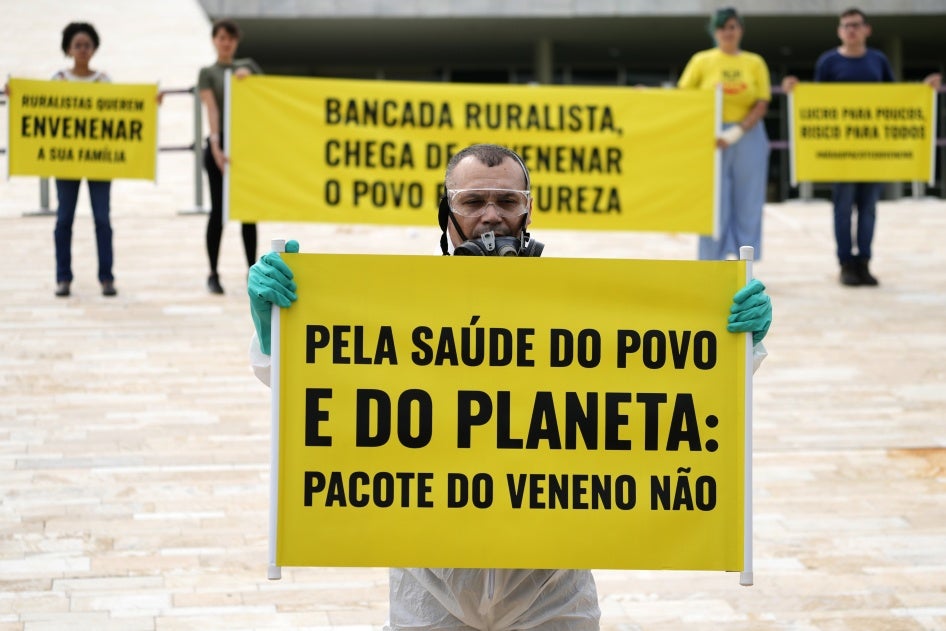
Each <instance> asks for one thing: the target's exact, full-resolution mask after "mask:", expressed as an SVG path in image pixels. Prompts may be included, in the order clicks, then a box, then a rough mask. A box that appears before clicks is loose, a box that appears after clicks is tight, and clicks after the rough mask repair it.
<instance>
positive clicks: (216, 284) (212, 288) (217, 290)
mask: <svg viewBox="0 0 946 631" xmlns="http://www.w3.org/2000/svg"><path fill="white" fill-rule="evenodd" d="M207 291H209V292H210V293H212V294H222V293H223V285H221V284H220V277H219V276H217V275H216V274H211V275H210V276H208V277H207Z"/></svg>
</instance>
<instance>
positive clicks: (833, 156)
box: [790, 83, 936, 184]
mask: <svg viewBox="0 0 946 631" xmlns="http://www.w3.org/2000/svg"><path fill="white" fill-rule="evenodd" d="M790 99H791V127H792V131H791V141H792V143H791V152H792V160H791V164H792V183H793V184H794V183H795V182H909V181H920V182H925V181H929V182H930V184H932V183H933V176H934V174H933V164H934V160H933V152H934V150H935V148H936V115H935V111H936V92H935V91H934V90H933V89H932V88H930V86H928V85H925V84H922V83H903V84H899V83H800V84H798V85H797V86H795V89H794V90H793V91H792V94H791V97H790Z"/></svg>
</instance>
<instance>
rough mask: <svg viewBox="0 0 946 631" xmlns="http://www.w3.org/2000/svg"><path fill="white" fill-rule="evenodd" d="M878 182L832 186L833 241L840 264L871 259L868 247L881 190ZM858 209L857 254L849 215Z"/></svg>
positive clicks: (840, 183) (872, 233)
mask: <svg viewBox="0 0 946 631" xmlns="http://www.w3.org/2000/svg"><path fill="white" fill-rule="evenodd" d="M883 186H884V185H883V183H880V182H839V183H837V184H835V185H834V187H833V189H832V192H831V198H832V199H833V201H834V238H835V240H836V241H837V242H838V261H840V263H841V264H842V265H844V264H845V263H850V262H851V261H853V260H854V259H862V260H865V261H867V260H870V256H871V251H870V244H871V242H872V241H873V240H874V224H875V223H876V221H877V200H878V199H880V192H881V190H883ZM855 208H856V209H857V255H856V256H855V255H854V250H853V244H852V243H851V241H852V236H851V215H852V214H853V213H854V212H855Z"/></svg>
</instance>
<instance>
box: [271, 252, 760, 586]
mask: <svg viewBox="0 0 946 631" xmlns="http://www.w3.org/2000/svg"><path fill="white" fill-rule="evenodd" d="M283 256H284V258H285V260H286V262H287V264H288V265H289V266H290V267H291V268H292V270H293V272H294V274H295V276H294V280H295V281H296V283H297V285H298V292H297V294H298V296H299V300H298V302H296V303H294V304H293V305H292V306H291V307H290V308H288V309H283V310H281V312H280V322H279V330H280V335H279V340H278V343H277V341H276V340H274V361H276V362H277V365H278V368H279V370H278V375H279V379H278V384H275V386H276V387H277V388H278V390H277V397H278V404H277V405H278V416H279V419H280V428H279V443H278V447H279V464H278V493H277V495H278V497H277V510H276V515H277V522H276V523H277V526H276V547H275V550H276V558H275V561H276V564H277V565H280V566H394V567H494V568H504V567H505V568H522V567H526V568H528V567H541V568H624V569H693V570H727V571H739V570H742V569H743V565H744V545H743V544H744V542H743V536H744V532H745V530H744V528H745V521H744V516H745V512H744V511H745V507H744V497H745V493H744V484H745V473H744V471H745V465H746V460H745V398H746V396H745V395H746V392H745V388H746V386H745V378H746V369H747V367H746V365H745V363H746V361H745V360H746V336H745V334H732V333H728V332H727V331H726V328H725V325H726V316H727V315H728V313H729V306H730V304H731V297H732V295H733V294H734V293H735V291H736V290H737V289H738V288H740V287H742V286H743V285H744V284H745V282H746V274H747V268H746V264H745V263H744V262H739V261H714V262H705V261H703V262H700V261H634V260H626V259H624V260H604V259H540V258H522V259H517V260H512V261H510V260H509V259H503V258H494V257H469V258H468V257H433V256H378V255H328V254H285V255H283ZM510 265H511V266H513V267H515V268H516V270H514V271H512V270H510V269H509V267H508V266H510ZM513 273H514V274H515V276H516V277H518V278H528V279H529V288H528V290H527V291H515V290H514V289H512V287H514V284H511V285H510V290H509V291H479V292H475V295H471V291H470V287H469V284H468V283H466V282H460V281H459V280H458V281H457V282H449V281H448V280H445V279H467V278H491V279H496V278H504V277H510V275H511V274H513ZM418 279H425V281H426V282H418ZM491 285H492V286H495V284H493V283H491ZM431 287H436V289H434V290H432V289H431ZM671 288H672V289H671ZM274 474H276V472H274Z"/></svg>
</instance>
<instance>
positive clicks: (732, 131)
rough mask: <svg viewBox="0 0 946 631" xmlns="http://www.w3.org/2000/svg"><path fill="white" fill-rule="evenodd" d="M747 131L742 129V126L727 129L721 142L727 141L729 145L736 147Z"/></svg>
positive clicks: (722, 133)
mask: <svg viewBox="0 0 946 631" xmlns="http://www.w3.org/2000/svg"><path fill="white" fill-rule="evenodd" d="M744 133H746V131H745V130H744V129H743V128H742V125H733V126H732V127H727V128H726V129H724V130H723V131H722V132H721V133H720V134H719V138H720V140H724V141H726V144H727V145H734V144H736V143H737V142H739V139H740V138H742V135H743V134H744Z"/></svg>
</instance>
